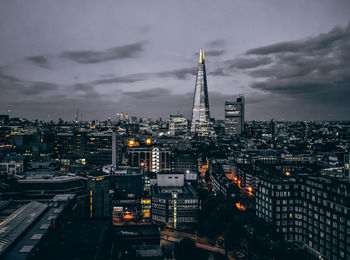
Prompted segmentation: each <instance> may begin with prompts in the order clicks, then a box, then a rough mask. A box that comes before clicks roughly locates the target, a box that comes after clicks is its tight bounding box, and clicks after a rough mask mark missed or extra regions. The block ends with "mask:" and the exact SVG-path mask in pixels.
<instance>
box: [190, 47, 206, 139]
mask: <svg viewBox="0 0 350 260" xmlns="http://www.w3.org/2000/svg"><path fill="white" fill-rule="evenodd" d="M191 132H192V133H198V135H201V136H205V135H208V134H209V132H210V112H209V98H208V86H207V75H206V72H205V62H204V50H200V52H199V65H198V73H197V78H196V87H195V90H194V97H193V109H192V124H191Z"/></svg>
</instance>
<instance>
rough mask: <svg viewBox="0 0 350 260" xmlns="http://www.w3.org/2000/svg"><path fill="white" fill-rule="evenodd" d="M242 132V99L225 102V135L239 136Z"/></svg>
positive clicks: (241, 97)
mask: <svg viewBox="0 0 350 260" xmlns="http://www.w3.org/2000/svg"><path fill="white" fill-rule="evenodd" d="M243 131H244V97H243V95H240V96H239V97H238V98H237V100H236V101H226V102H225V134H227V135H240V134H242V132H243Z"/></svg>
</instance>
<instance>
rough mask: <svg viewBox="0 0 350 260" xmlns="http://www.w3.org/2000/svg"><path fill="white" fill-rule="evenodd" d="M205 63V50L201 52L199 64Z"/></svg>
mask: <svg viewBox="0 0 350 260" xmlns="http://www.w3.org/2000/svg"><path fill="white" fill-rule="evenodd" d="M203 61H204V50H202V49H200V50H199V63H203Z"/></svg>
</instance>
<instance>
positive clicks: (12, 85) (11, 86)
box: [0, 70, 58, 101]
mask: <svg viewBox="0 0 350 260" xmlns="http://www.w3.org/2000/svg"><path fill="white" fill-rule="evenodd" d="M57 88H58V85H56V84H53V83H49V82H40V81H29V80H22V79H20V78H17V77H14V76H11V75H8V74H6V73H5V72H3V71H1V70H0V89H1V91H2V92H3V94H5V95H2V96H3V97H4V99H3V100H2V101H6V100H7V99H9V98H10V97H12V96H13V97H15V98H18V99H20V98H21V97H22V96H32V95H37V94H41V93H44V92H48V91H52V90H55V89H57Z"/></svg>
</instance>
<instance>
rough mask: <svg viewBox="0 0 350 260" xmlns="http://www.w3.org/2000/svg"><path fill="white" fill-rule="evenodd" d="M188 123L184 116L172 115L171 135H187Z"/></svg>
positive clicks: (170, 122) (170, 123)
mask: <svg viewBox="0 0 350 260" xmlns="http://www.w3.org/2000/svg"><path fill="white" fill-rule="evenodd" d="M187 127H188V121H187V119H186V117H184V116H183V115H170V120H169V132H170V135H172V136H174V135H184V134H186V133H187Z"/></svg>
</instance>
